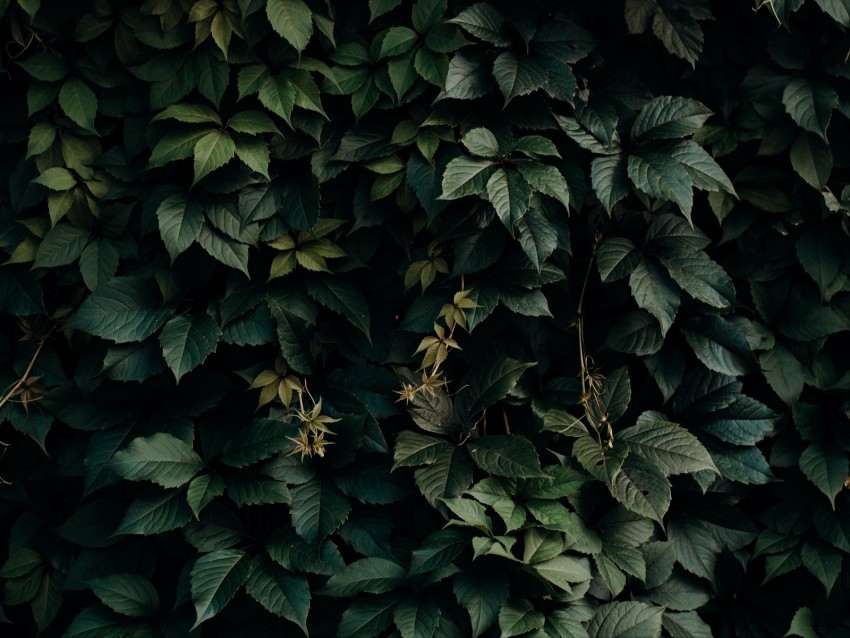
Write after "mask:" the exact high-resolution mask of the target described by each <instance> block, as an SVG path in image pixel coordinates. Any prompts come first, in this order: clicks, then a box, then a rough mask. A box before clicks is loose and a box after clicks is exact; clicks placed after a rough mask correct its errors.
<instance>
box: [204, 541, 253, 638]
mask: <svg viewBox="0 0 850 638" xmlns="http://www.w3.org/2000/svg"><path fill="white" fill-rule="evenodd" d="M249 571H250V559H249V557H248V556H247V555H246V554H245V552H243V551H241V550H236V549H220V550H217V551H214V552H210V553H209V554H204V555H203V556H201V557H200V558H199V559H198V560H196V561H195V564H194V565H193V566H192V573H191V576H190V579H189V580H190V582H191V584H192V602H193V603H194V605H195V613H196V620H195V624H194V625H192V630H194V629H195V627H197V626H198V625H200V624H201V623H202V622H204V621H206V620H209V619H210V618H212V617H213V616H215V615H216V614H218V613H219V612H220V611H221V610H222V609H224V608H225V607H226V606H227V603H229V602H230V599H231V598H233V596H234V595H235V594H236V591H237V590H238V589H239V588H240V587H241V586H242V584H243V583H244V582H245V580H246V578H247V577H248V572H249Z"/></svg>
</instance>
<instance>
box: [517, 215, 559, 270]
mask: <svg viewBox="0 0 850 638" xmlns="http://www.w3.org/2000/svg"><path fill="white" fill-rule="evenodd" d="M517 235H518V239H519V244H520V246H522V250H523V252H524V253H525V255H526V256H527V257H528V259H529V261H531V263H532V264H534V267H535V268H537V270H538V272H539V271H540V269H541V268H542V267H543V263H544V262H545V261H546V260H547V259H548V258H549V256H550V255H551V254H552V253H553V252H555V248H557V247H558V231H557V229H556V228H555V226H554V225H553V224H552V223H551V222H550V221H549V220H548V219H547V218H546V217H545V216H544V215H543V213H541V212H540V211H539V210H537V209H536V208H529V209H528V213H526V214H525V216H524V217H523V218H522V219H521V220H519V222H518V223H517Z"/></svg>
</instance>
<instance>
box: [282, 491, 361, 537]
mask: <svg viewBox="0 0 850 638" xmlns="http://www.w3.org/2000/svg"><path fill="white" fill-rule="evenodd" d="M350 510H351V505H350V504H349V502H348V499H347V498H346V497H345V496H344V495H343V494H341V493H340V491H339V490H338V489H337V488H336V487H334V486H333V484H331V483H330V482H329V481H324V480H311V481H308V482H307V483H305V484H304V485H298V486H296V487H293V488H292V507H291V509H290V511H291V515H292V524H293V525H294V527H295V531H296V532H297V533H298V535H299V536H300V537H301V538H303V539H304V540H305V541H307V542H308V543H310V544H311V545H318V544H319V543H320V542H321V541H322V540H324V538H325V537H326V536H327V535H328V534H330V533H331V532H334V531H336V530H337V529H338V528H339V526H340V525H342V524H343V523H344V522H345V519H346V518H348V513H349V511H350Z"/></svg>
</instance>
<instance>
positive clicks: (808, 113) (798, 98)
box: [782, 78, 838, 141]
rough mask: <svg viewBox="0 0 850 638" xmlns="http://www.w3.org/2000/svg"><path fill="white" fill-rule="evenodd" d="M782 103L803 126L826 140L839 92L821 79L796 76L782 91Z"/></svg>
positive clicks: (789, 113)
mask: <svg viewBox="0 0 850 638" xmlns="http://www.w3.org/2000/svg"><path fill="white" fill-rule="evenodd" d="M782 104H784V105H785V110H786V111H787V112H788V115H790V116H791V117H792V119H793V120H794V121H795V122H797V124H799V125H800V127H801V128H803V129H805V130H807V131H809V132H810V133H814V134H816V135H818V136H819V137H820V138H821V139H822V140H823V141H827V140H826V129H827V127H828V126H829V120H830V118H831V117H832V111H833V109H834V108H835V107H836V106H838V94H837V93H836V92H835V89H833V88H832V87H831V86H830V85H829V84H826V83H825V82H823V81H821V80H809V79H807V78H795V79H793V80H791V81H790V82H788V84H787V85H786V87H785V90H784V91H783V92H782Z"/></svg>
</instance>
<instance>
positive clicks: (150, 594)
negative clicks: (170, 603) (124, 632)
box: [88, 574, 159, 617]
mask: <svg viewBox="0 0 850 638" xmlns="http://www.w3.org/2000/svg"><path fill="white" fill-rule="evenodd" d="M88 584H89V587H91V589H92V591H93V592H94V595H95V596H97V597H98V598H99V599H100V601H101V602H102V603H103V604H104V605H106V606H107V607H109V608H110V609H111V610H112V611H114V612H117V613H119V614H123V615H124V616H133V617H144V616H152V615H153V614H155V613H156V612H157V610H158V609H159V594H157V591H156V589H155V588H154V586H153V585H152V584H151V582H150V581H149V580H148V579H146V578H143V577H142V576H139V575H138V574H112V575H111V576H103V577H102V578H95V579H94V580H90V581H89V583H88Z"/></svg>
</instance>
